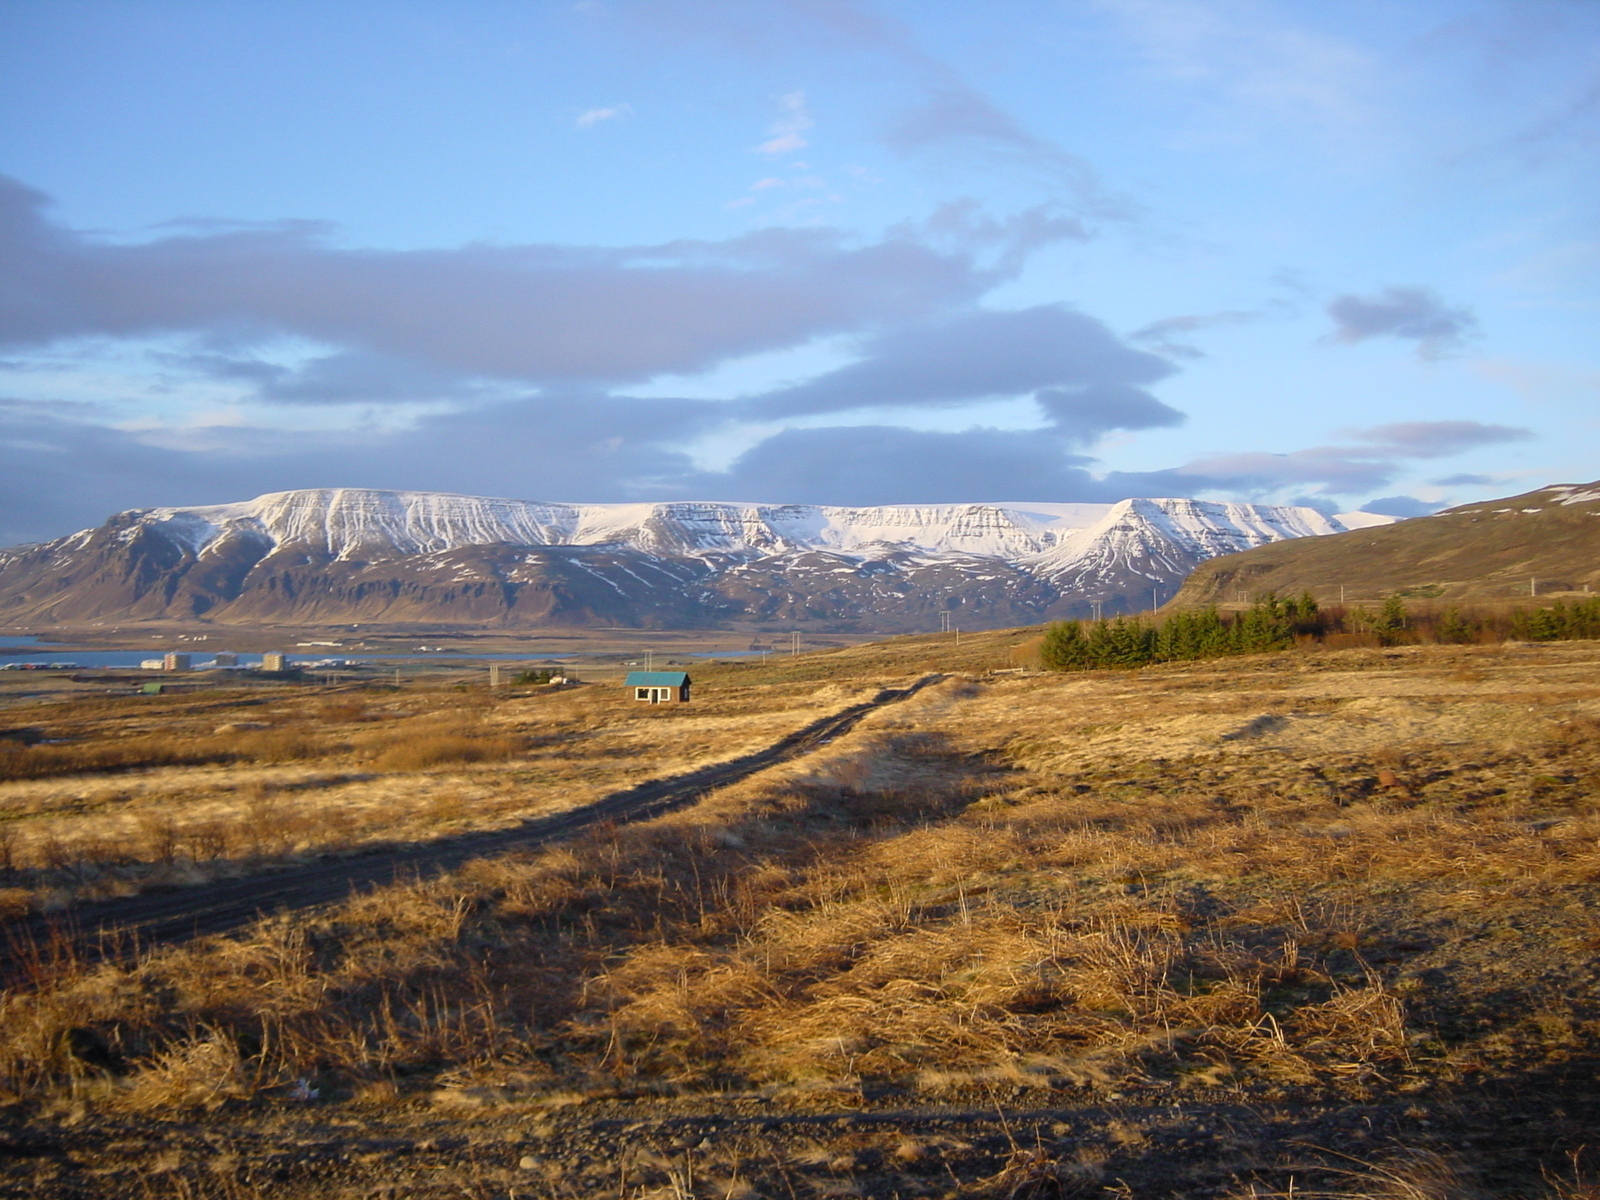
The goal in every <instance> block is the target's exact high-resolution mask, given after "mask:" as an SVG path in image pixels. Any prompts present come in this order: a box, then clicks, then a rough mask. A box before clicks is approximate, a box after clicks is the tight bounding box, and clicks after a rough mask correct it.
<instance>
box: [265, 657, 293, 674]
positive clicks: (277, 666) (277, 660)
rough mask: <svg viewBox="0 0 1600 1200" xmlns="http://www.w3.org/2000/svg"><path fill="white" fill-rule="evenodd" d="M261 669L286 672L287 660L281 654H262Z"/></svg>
mask: <svg viewBox="0 0 1600 1200" xmlns="http://www.w3.org/2000/svg"><path fill="white" fill-rule="evenodd" d="M261 669H262V670H263V671H287V670H288V669H289V659H288V657H287V656H286V655H283V654H277V653H270V654H263V655H262V656H261Z"/></svg>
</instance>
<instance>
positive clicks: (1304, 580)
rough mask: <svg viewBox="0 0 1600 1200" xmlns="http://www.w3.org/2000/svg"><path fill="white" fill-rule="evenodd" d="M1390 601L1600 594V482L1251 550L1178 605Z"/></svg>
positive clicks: (1206, 570)
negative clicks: (1305, 596) (1297, 599)
mask: <svg viewBox="0 0 1600 1200" xmlns="http://www.w3.org/2000/svg"><path fill="white" fill-rule="evenodd" d="M1341 587H1342V588H1343V589H1344V595H1345V598H1346V599H1347V600H1349V601H1373V600H1377V599H1381V598H1382V597H1384V596H1387V595H1390V594H1391V593H1396V592H1398V593H1400V594H1402V595H1406V596H1411V597H1417V598H1422V599H1438V600H1441V601H1465V602H1473V601H1484V602H1487V601H1505V600H1514V599H1518V598H1526V597H1528V596H1529V595H1531V594H1538V595H1541V596H1547V595H1551V594H1555V593H1561V592H1582V591H1584V590H1585V588H1589V589H1593V590H1594V591H1597V592H1600V482H1595V483H1587V484H1558V485H1555V486H1552V487H1546V488H1540V489H1539V490H1538V491H1535V492H1528V493H1526V494H1525V495H1521V496H1511V497H1508V498H1507V499H1504V500H1489V501H1484V502H1482V503H1478V504H1464V505H1462V506H1461V507H1459V508H1451V509H1446V510H1445V511H1444V512H1440V513H1435V514H1434V515H1433V516H1431V517H1415V518H1413V519H1411V520H1409V521H1402V522H1400V523H1399V524H1396V525H1387V526H1383V527H1382V528H1376V529H1358V530H1354V531H1352V532H1350V533H1341V534H1336V535H1334V536H1333V537H1322V538H1298V539H1296V540H1294V541H1285V542H1274V543H1271V544H1269V545H1264V546H1257V547H1255V548H1254V549H1251V550H1245V551H1243V552H1241V553H1238V554H1228V555H1224V556H1222V557H1219V558H1213V559H1211V560H1209V561H1207V562H1204V563H1201V564H1200V566H1199V567H1197V568H1196V569H1195V571H1194V573H1193V574H1192V575H1190V576H1189V578H1188V580H1187V581H1186V582H1185V583H1184V585H1183V588H1182V589H1181V590H1180V591H1179V593H1178V595H1177V596H1176V597H1175V598H1174V600H1173V606H1175V607H1180V606H1181V607H1198V606H1201V605H1207V604H1231V603H1236V602H1238V601H1240V600H1248V599H1249V598H1250V597H1252V596H1257V595H1260V594H1261V593H1263V592H1276V593H1277V594H1278V595H1280V596H1287V595H1298V594H1299V593H1301V592H1304V591H1310V592H1311V593H1312V594H1313V595H1314V596H1315V597H1316V598H1317V599H1318V600H1319V601H1321V602H1323V603H1328V602H1331V601H1337V600H1338V599H1339V595H1340V588H1341Z"/></svg>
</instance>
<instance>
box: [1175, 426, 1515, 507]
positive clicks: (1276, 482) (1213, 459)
mask: <svg viewBox="0 0 1600 1200" xmlns="http://www.w3.org/2000/svg"><path fill="white" fill-rule="evenodd" d="M1344 434H1345V436H1347V437H1349V438H1352V439H1353V440H1355V441H1357V442H1362V443H1366V444H1365V445H1355V446H1349V445H1334V446H1309V447H1307V448H1306V449H1304V450H1295V451H1293V452H1291V453H1288V454H1265V453H1244V454H1218V455H1212V456H1209V457H1206V458H1202V459H1197V460H1196V461H1194V462H1191V463H1188V464H1186V465H1185V466H1182V467H1178V468H1175V469H1174V470H1173V471H1171V472H1161V473H1158V475H1160V476H1164V477H1166V478H1168V479H1170V480H1172V482H1173V486H1174V487H1184V488H1188V489H1190V491H1191V492H1192V491H1219V490H1221V491H1232V492H1236V493H1243V494H1252V493H1254V494H1267V493H1271V492H1275V491H1278V490H1279V489H1281V488H1285V487H1302V486H1313V485H1315V486H1317V487H1319V488H1320V490H1321V491H1322V492H1323V493H1325V494H1327V495H1359V494H1360V493H1362V492H1370V491H1373V490H1375V489H1377V488H1382V487H1387V486H1389V485H1390V484H1391V483H1392V482H1393V481H1394V479H1395V477H1396V476H1397V475H1399V474H1400V473H1401V472H1402V471H1403V470H1404V469H1405V468H1406V463H1407V461H1408V460H1414V459H1428V458H1443V457H1447V456H1449V455H1451V454H1460V453H1462V452H1463V451H1465V450H1471V449H1475V448H1477V447H1479V446H1489V445H1497V444H1500V443H1503V442H1514V441H1522V440H1524V439H1526V438H1529V437H1532V436H1533V434H1532V433H1531V431H1529V430H1527V429H1522V428H1519V427H1517V426H1511V425H1488V424H1484V423H1483V422H1481V421H1402V422H1397V423H1395V424H1392V425H1378V426H1374V427H1373V428H1370V429H1351V430H1345V431H1344ZM1175 494H1177V493H1175ZM1183 494H1189V493H1188V492H1186V493H1183ZM1374 511H1377V510H1374Z"/></svg>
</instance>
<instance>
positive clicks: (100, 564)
mask: <svg viewBox="0 0 1600 1200" xmlns="http://www.w3.org/2000/svg"><path fill="white" fill-rule="evenodd" d="M1344 529H1345V526H1344V525H1343V524H1341V523H1340V522H1339V521H1338V520H1337V519H1334V518H1328V517H1324V516H1323V515H1322V514H1320V513H1318V512H1316V511H1315V510H1313V509H1309V508H1292V507H1275V506H1268V505H1251V504H1216V503H1209V502H1205V501H1196V500H1125V501H1122V502H1121V503H1118V504H1038V503H1029V504H926V505H892V506H883V507H875V508H867V507H863V508H847V507H829V506H819V505H804V504H737V503H724V502H713V501H704V502H701V501H672V502H666V503H653V504H652V503H640V504H559V503H535V502H530V501H524V500H508V499H499V498H493V497H484V496H457V495H450V494H445V493H438V492H387V491H374V490H368V489H360V488H328V489H317V490H307V491H295V492H274V493H271V494H269V495H265V496H258V497H257V498H256V499H254V500H247V501H241V502H239V503H235V504H217V505H206V506H197V507H187V508H156V509H146V510H134V511H130V512H124V513H118V514H116V515H115V516H113V517H112V518H111V519H110V520H108V521H107V522H106V524H105V525H103V526H101V527H100V528H99V529H93V530H85V531H83V532H82V533H77V534H73V535H71V536H69V537H65V538H60V539H58V540H57V541H54V542H51V543H47V544H45V545H40V546H26V547H16V548H13V549H11V550H5V551H0V613H5V614H7V615H9V616H11V617H12V618H13V619H19V620H21V619H27V620H58V621H69V620H71V621H77V620H95V619H102V618H106V617H115V618H119V619H135V620H137V619H169V618H176V617H197V616H201V615H202V614H203V615H204V616H205V618H206V619H208V620H221V621H262V620H268V621H276V620H295V621H302V622H323V621H328V622H346V621H360V622H373V621H378V622H384V621H387V622H399V621H406V622H413V621H430V622H432V621H443V622H456V621H459V622H469V623H484V622H496V623H502V624H523V625H529V624H535V625H536V624H561V623H564V622H565V623H573V624H584V623H601V624H657V625H662V624H670V625H676V626H680V627H682V626H685V625H689V624H695V623H703V622H707V621H730V620H733V621H766V620H771V621H783V622H786V623H795V622H806V623H813V624H815V623H827V624H830V625H832V626H834V627H850V628H872V629H875V630H880V631H885V632H890V631H894V630H897V629H920V628H927V627H928V626H929V624H930V622H932V623H935V624H936V623H937V622H938V620H939V619H940V618H939V616H938V614H940V613H943V612H947V611H948V612H956V611H959V612H960V613H961V614H962V617H961V619H962V622H963V624H964V625H965V627H966V628H978V627H980V626H982V625H985V624H988V625H1003V624H1022V623H1026V622H1030V621H1034V620H1038V619H1041V618H1043V617H1061V616H1081V615H1084V614H1086V613H1088V612H1090V611H1094V610H1098V611H1103V612H1106V613H1115V612H1119V611H1129V610H1134V609H1138V608H1143V607H1146V606H1148V604H1149V603H1150V601H1151V598H1152V592H1153V591H1154V595H1155V596H1156V597H1158V598H1165V597H1167V596H1170V595H1171V594H1172V593H1173V591H1175V590H1176V588H1177V586H1178V584H1179V583H1181V581H1182V580H1183V578H1184V577H1185V576H1186V575H1188V574H1189V572H1190V571H1192V570H1193V569H1194V568H1195V566H1196V565H1197V564H1198V563H1200V562H1201V561H1203V560H1205V559H1207V558H1211V557H1213V556H1215V555H1218V554H1227V553H1231V552H1233V551H1236V550H1243V549H1248V548H1250V547H1252V546H1259V545H1263V544H1265V543H1267V542H1273V541H1280V540H1282V539H1285V538H1296V537H1308V536H1313V535H1318V534H1326V533H1339V532H1343V531H1344Z"/></svg>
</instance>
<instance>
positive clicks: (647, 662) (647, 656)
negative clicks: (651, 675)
mask: <svg viewBox="0 0 1600 1200" xmlns="http://www.w3.org/2000/svg"><path fill="white" fill-rule="evenodd" d="M655 653H656V652H655V651H654V650H646V651H645V652H644V669H645V670H646V671H653V670H655Z"/></svg>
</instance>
